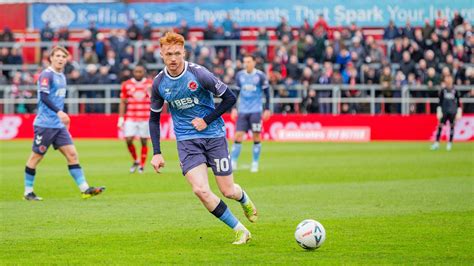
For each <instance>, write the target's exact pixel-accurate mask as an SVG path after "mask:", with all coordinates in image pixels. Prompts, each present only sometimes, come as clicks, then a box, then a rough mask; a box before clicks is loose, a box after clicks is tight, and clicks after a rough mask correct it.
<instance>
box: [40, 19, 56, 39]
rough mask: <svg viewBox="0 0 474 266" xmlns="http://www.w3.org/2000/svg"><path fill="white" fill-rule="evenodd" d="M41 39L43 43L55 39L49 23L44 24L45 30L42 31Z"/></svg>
mask: <svg viewBox="0 0 474 266" xmlns="http://www.w3.org/2000/svg"><path fill="white" fill-rule="evenodd" d="M40 39H41V41H42V42H51V41H53V39H54V30H53V29H52V28H51V26H50V24H49V22H46V23H45V24H44V28H43V29H41V32H40Z"/></svg>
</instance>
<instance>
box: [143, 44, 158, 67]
mask: <svg viewBox="0 0 474 266" xmlns="http://www.w3.org/2000/svg"><path fill="white" fill-rule="evenodd" d="M140 61H141V62H143V63H145V64H156V63H157V62H158V60H157V59H156V56H155V47H154V46H153V44H148V45H147V46H146V49H145V52H144V53H143V55H142V58H141V60H140Z"/></svg>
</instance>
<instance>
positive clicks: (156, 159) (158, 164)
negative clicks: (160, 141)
mask: <svg viewBox="0 0 474 266" xmlns="http://www.w3.org/2000/svg"><path fill="white" fill-rule="evenodd" d="M150 163H151V165H152V166H153V168H154V169H155V171H156V172H157V173H160V168H163V167H165V159H164V158H163V156H162V155H161V154H155V155H153V158H151V162H150Z"/></svg>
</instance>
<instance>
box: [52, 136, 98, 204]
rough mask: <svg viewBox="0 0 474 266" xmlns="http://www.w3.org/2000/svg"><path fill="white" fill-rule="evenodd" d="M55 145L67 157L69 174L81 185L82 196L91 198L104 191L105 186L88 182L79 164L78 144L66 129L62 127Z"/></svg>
mask: <svg viewBox="0 0 474 266" xmlns="http://www.w3.org/2000/svg"><path fill="white" fill-rule="evenodd" d="M53 146H54V148H55V149H59V151H60V152H61V153H62V154H63V155H64V157H65V158H66V160H67V164H68V169H69V174H70V175H71V176H72V178H73V179H74V182H75V183H76V185H77V186H78V187H79V190H80V191H81V193H82V198H84V199H86V198H90V197H92V196H95V195H98V194H100V193H102V192H103V191H104V190H105V187H90V186H89V184H88V183H87V180H86V177H85V175H84V171H83V170H82V167H81V165H80V164H79V156H78V153H77V150H76V146H74V144H73V143H72V139H71V136H70V134H69V132H68V131H67V130H66V129H62V130H61V131H60V133H59V134H58V135H57V136H56V139H55V141H54V142H53Z"/></svg>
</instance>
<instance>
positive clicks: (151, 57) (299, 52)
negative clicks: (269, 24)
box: [0, 12, 474, 113]
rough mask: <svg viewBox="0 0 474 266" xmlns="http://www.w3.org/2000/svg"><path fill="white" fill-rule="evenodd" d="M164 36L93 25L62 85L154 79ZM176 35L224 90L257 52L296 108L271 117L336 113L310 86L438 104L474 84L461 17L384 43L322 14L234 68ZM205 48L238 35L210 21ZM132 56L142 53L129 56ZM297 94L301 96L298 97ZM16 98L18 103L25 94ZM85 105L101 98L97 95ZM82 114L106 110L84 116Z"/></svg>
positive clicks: (31, 77)
mask: <svg viewBox="0 0 474 266" xmlns="http://www.w3.org/2000/svg"><path fill="white" fill-rule="evenodd" d="M166 30H169V29H162V30H161V31H156V29H155V31H154V30H153V29H152V27H151V25H150V23H149V22H148V21H144V23H143V24H142V25H137V24H136V23H135V21H133V20H132V21H130V23H129V26H128V28H127V29H117V30H115V29H112V30H110V31H106V32H102V31H99V30H98V29H97V27H96V26H95V24H94V23H93V22H91V23H90V26H89V27H88V29H86V30H84V32H83V34H82V38H81V39H80V40H79V53H80V56H79V58H80V60H79V61H71V62H69V63H68V65H67V66H66V69H65V73H66V75H67V78H68V84H70V85H76V84H119V83H121V82H123V81H125V80H127V79H128V78H130V76H131V68H132V67H133V65H134V64H136V63H139V62H140V63H144V64H148V65H150V64H151V65H152V66H153V67H151V68H150V71H149V74H150V76H154V75H156V73H157V72H158V71H159V70H160V69H159V67H157V66H160V63H161V60H160V58H159V47H158V45H157V42H156V41H155V40H157V39H158V38H159V37H160V34H162V33H163V32H164V31H166ZM174 30H175V31H177V32H179V33H181V34H182V35H183V36H185V38H186V39H187V43H186V50H187V56H188V60H190V61H192V62H196V63H198V64H201V65H204V66H206V67H207V68H209V69H210V70H211V71H212V72H213V73H214V74H215V75H217V76H218V77H219V78H221V79H222V80H223V81H224V82H226V83H228V84H233V83H234V76H235V74H236V72H237V71H239V70H241V69H243V66H242V60H241V57H242V56H243V55H244V54H247V53H253V54H254V55H255V57H256V60H257V68H259V69H262V70H264V71H265V72H266V73H267V74H268V78H269V81H270V84H271V85H272V88H274V90H275V96H276V97H279V98H296V99H299V100H300V101H299V103H297V104H293V103H284V104H276V105H275V110H276V112H308V113H330V112H332V106H331V103H329V102H327V101H322V100H321V99H322V98H328V97H331V96H332V90H330V89H328V90H317V91H316V90H313V89H311V88H310V86H311V84H322V85H332V84H338V85H341V84H342V85H346V86H345V88H347V89H344V90H342V97H346V98H351V97H362V96H367V95H368V93H369V91H364V90H357V89H352V88H351V86H355V85H358V84H366V85H380V86H381V88H382V90H381V91H377V92H376V96H377V97H379V98H392V97H400V95H401V91H402V87H403V86H406V85H411V86H416V85H426V86H427V87H428V89H425V90H420V91H413V92H412V96H414V97H425V98H426V97H436V95H437V91H438V86H440V85H441V84H442V80H443V77H444V76H446V75H452V76H453V77H454V80H455V84H457V85H473V84H474V67H473V66H474V57H473V54H472V53H473V50H474V37H473V36H472V33H473V30H472V25H471V24H470V22H469V21H466V20H464V19H463V17H462V16H461V15H460V14H459V13H458V12H455V14H454V17H453V18H452V20H450V21H448V20H447V19H446V18H445V17H444V16H443V15H442V13H441V12H438V15H437V18H436V19H435V20H434V21H433V23H431V21H429V20H426V21H425V24H424V26H423V27H412V26H411V24H410V22H409V21H407V22H406V24H405V25H404V26H403V27H398V26H397V25H395V24H394V23H393V21H390V23H389V25H388V26H387V27H386V28H385V29H384V32H383V40H380V39H377V38H376V36H375V37H374V36H372V35H368V36H366V35H364V32H363V30H362V29H361V28H359V27H358V26H357V25H356V24H355V23H352V24H351V25H350V26H348V27H344V28H331V27H330V26H329V25H328V23H327V22H326V20H325V18H324V17H323V16H322V15H320V16H319V18H318V19H317V20H316V21H315V22H314V23H311V22H309V21H308V20H305V22H304V23H303V25H302V26H301V27H299V28H295V27H291V26H290V25H289V24H288V22H287V20H286V19H285V18H284V17H282V18H281V21H280V23H279V24H278V25H277V26H276V28H275V29H274V31H273V32H274V35H273V34H272V35H270V34H269V33H270V31H268V29H266V28H259V29H258V33H257V37H256V39H257V40H259V41H268V40H272V39H277V40H279V41H280V45H276V46H267V45H265V44H264V43H263V42H262V43H261V44H259V45H256V47H250V46H239V49H238V51H237V59H236V60H235V61H232V60H231V50H230V48H229V46H225V45H220V44H219V45H207V44H206V42H203V41H201V40H198V38H197V37H196V36H197V35H196V34H191V29H190V28H189V27H188V25H187V22H186V21H185V20H183V21H181V22H180V24H179V26H178V27H177V28H175V29H174ZM40 38H41V41H42V42H51V41H58V42H65V41H70V33H69V31H68V29H67V28H64V27H63V28H60V29H57V30H53V29H52V28H51V27H50V26H49V25H48V24H46V26H45V27H44V28H43V29H42V30H41V32H40ZM202 39H203V40H204V41H221V40H239V39H241V32H240V27H239V26H238V24H237V23H236V22H235V21H233V20H232V17H231V16H230V15H228V16H227V17H226V19H225V20H224V21H223V22H222V23H219V24H217V23H214V22H212V21H209V22H208V23H207V26H206V27H205V28H204V29H203V30H202ZM138 40H141V41H142V42H141V44H140V45H135V44H136V42H135V41H138ZM0 41H2V42H12V41H14V37H13V34H12V32H11V30H9V29H8V28H5V29H4V30H3V33H2V34H0ZM150 41H151V42H150ZM137 48H138V49H139V51H135V49H137ZM137 54H138V57H137ZM47 59H48V54H47V50H46V49H42V50H41V58H40V62H39V64H40V65H41V67H45V66H47V64H48V61H47ZM137 59H138V60H137ZM22 63H23V58H22V56H21V52H20V50H19V49H18V48H15V47H13V48H6V47H5V48H1V49H0V64H4V65H8V64H11V65H21V64H22ZM40 70H41V69H40ZM37 75H38V72H33V73H31V72H28V71H8V70H4V71H0V84H8V83H9V84H14V85H23V84H33V83H34V81H35V77H36V76H37ZM298 86H299V87H300V88H301V87H305V88H306V90H297V87H298ZM328 88H329V86H328ZM14 93H17V94H19V95H21V94H22V93H23V92H20V91H16V92H14ZM27 94H28V93H27ZM29 94H31V93H29ZM26 96H28V95H26ZM26 96H25V97H26ZM30 96H31V95H30ZM81 96H83V97H103V96H104V95H103V92H99V91H97V92H87V93H84V95H81ZM117 96H118V95H117V94H114V95H113V97H117ZM464 96H465V97H473V96H474V91H470V92H465V95H464ZM388 102H389V101H388ZM411 108H412V110H411V111H412V112H419V113H423V112H427V111H431V112H433V111H434V108H433V106H429V105H426V104H423V103H420V104H416V105H413V106H412V107H411ZM87 111H89V112H100V111H103V110H102V109H94V108H92V109H91V108H89V110H87ZM340 112H341V113H359V112H368V105H364V104H355V103H350V104H349V103H347V104H342V105H341V106H340ZM377 112H385V113H399V112H400V104H393V103H386V104H381V105H377Z"/></svg>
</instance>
